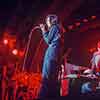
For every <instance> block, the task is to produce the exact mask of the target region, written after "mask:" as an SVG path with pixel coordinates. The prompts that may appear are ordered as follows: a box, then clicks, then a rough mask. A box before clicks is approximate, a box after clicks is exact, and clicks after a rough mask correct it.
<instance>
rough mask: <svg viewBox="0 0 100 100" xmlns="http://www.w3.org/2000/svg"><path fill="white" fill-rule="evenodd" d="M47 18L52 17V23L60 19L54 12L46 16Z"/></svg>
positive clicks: (56, 22)
mask: <svg viewBox="0 0 100 100" xmlns="http://www.w3.org/2000/svg"><path fill="white" fill-rule="evenodd" d="M47 18H50V22H51V24H58V23H59V21H58V16H56V15H54V14H50V15H48V16H47V17H46V20H47Z"/></svg>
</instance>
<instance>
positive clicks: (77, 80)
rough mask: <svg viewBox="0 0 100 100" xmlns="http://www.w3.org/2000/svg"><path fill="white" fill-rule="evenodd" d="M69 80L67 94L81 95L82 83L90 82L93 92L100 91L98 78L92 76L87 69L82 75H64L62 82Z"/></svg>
mask: <svg viewBox="0 0 100 100" xmlns="http://www.w3.org/2000/svg"><path fill="white" fill-rule="evenodd" d="M67 79H68V80H69V81H70V82H69V93H70V94H74V95H79V94H80V93H81V86H82V85H83V84H84V83H87V82H91V83H92V84H93V86H94V87H93V88H95V90H99V91H100V76H96V75H95V74H93V71H92V70H91V69H89V68H87V69H86V70H84V71H83V73H82V74H80V73H79V74H68V75H65V76H64V77H63V78H62V80H67Z"/></svg>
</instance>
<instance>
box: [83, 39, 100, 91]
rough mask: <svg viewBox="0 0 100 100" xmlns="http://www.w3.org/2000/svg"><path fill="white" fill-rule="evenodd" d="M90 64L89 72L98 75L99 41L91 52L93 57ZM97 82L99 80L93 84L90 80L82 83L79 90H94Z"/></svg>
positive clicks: (99, 64) (99, 61)
mask: <svg viewBox="0 0 100 100" xmlns="http://www.w3.org/2000/svg"><path fill="white" fill-rule="evenodd" d="M91 65H92V67H91V73H90V74H94V75H96V76H100V41H98V43H97V51H96V52H94V53H93V57H92V59H91ZM91 77H92V76H91ZM98 84H99V82H97V83H96V84H94V83H92V82H87V83H85V84H83V86H82V91H81V92H82V93H90V92H94V91H95V88H96V85H98Z"/></svg>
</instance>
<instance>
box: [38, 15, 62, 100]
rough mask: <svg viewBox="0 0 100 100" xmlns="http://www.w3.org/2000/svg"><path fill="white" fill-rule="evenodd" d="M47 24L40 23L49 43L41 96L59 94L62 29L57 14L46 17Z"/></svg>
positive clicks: (44, 36) (45, 58)
mask: <svg viewBox="0 0 100 100" xmlns="http://www.w3.org/2000/svg"><path fill="white" fill-rule="evenodd" d="M45 21H46V25H47V29H46V27H45V26H46V25H44V24H40V28H41V31H42V35H43V38H44V40H45V42H46V43H47V45H48V48H47V50H46V52H45V56H44V62H43V69H42V86H41V89H40V93H39V98H46V97H47V98H48V97H57V96H59V86H58V80H57V79H58V64H59V61H60V55H61V34H60V33H61V29H60V25H59V21H58V17H57V16H56V15H48V16H47V17H46V20H45Z"/></svg>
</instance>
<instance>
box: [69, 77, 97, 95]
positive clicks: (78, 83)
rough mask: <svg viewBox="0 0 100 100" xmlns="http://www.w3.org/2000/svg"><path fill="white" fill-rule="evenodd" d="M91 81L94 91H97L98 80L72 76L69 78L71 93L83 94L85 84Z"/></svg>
mask: <svg viewBox="0 0 100 100" xmlns="http://www.w3.org/2000/svg"><path fill="white" fill-rule="evenodd" d="M86 83H90V84H91V89H92V91H95V89H96V85H97V80H95V79H90V78H87V77H80V78H70V79H69V95H81V94H82V92H81V91H82V87H83V85H84V84H86Z"/></svg>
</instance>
